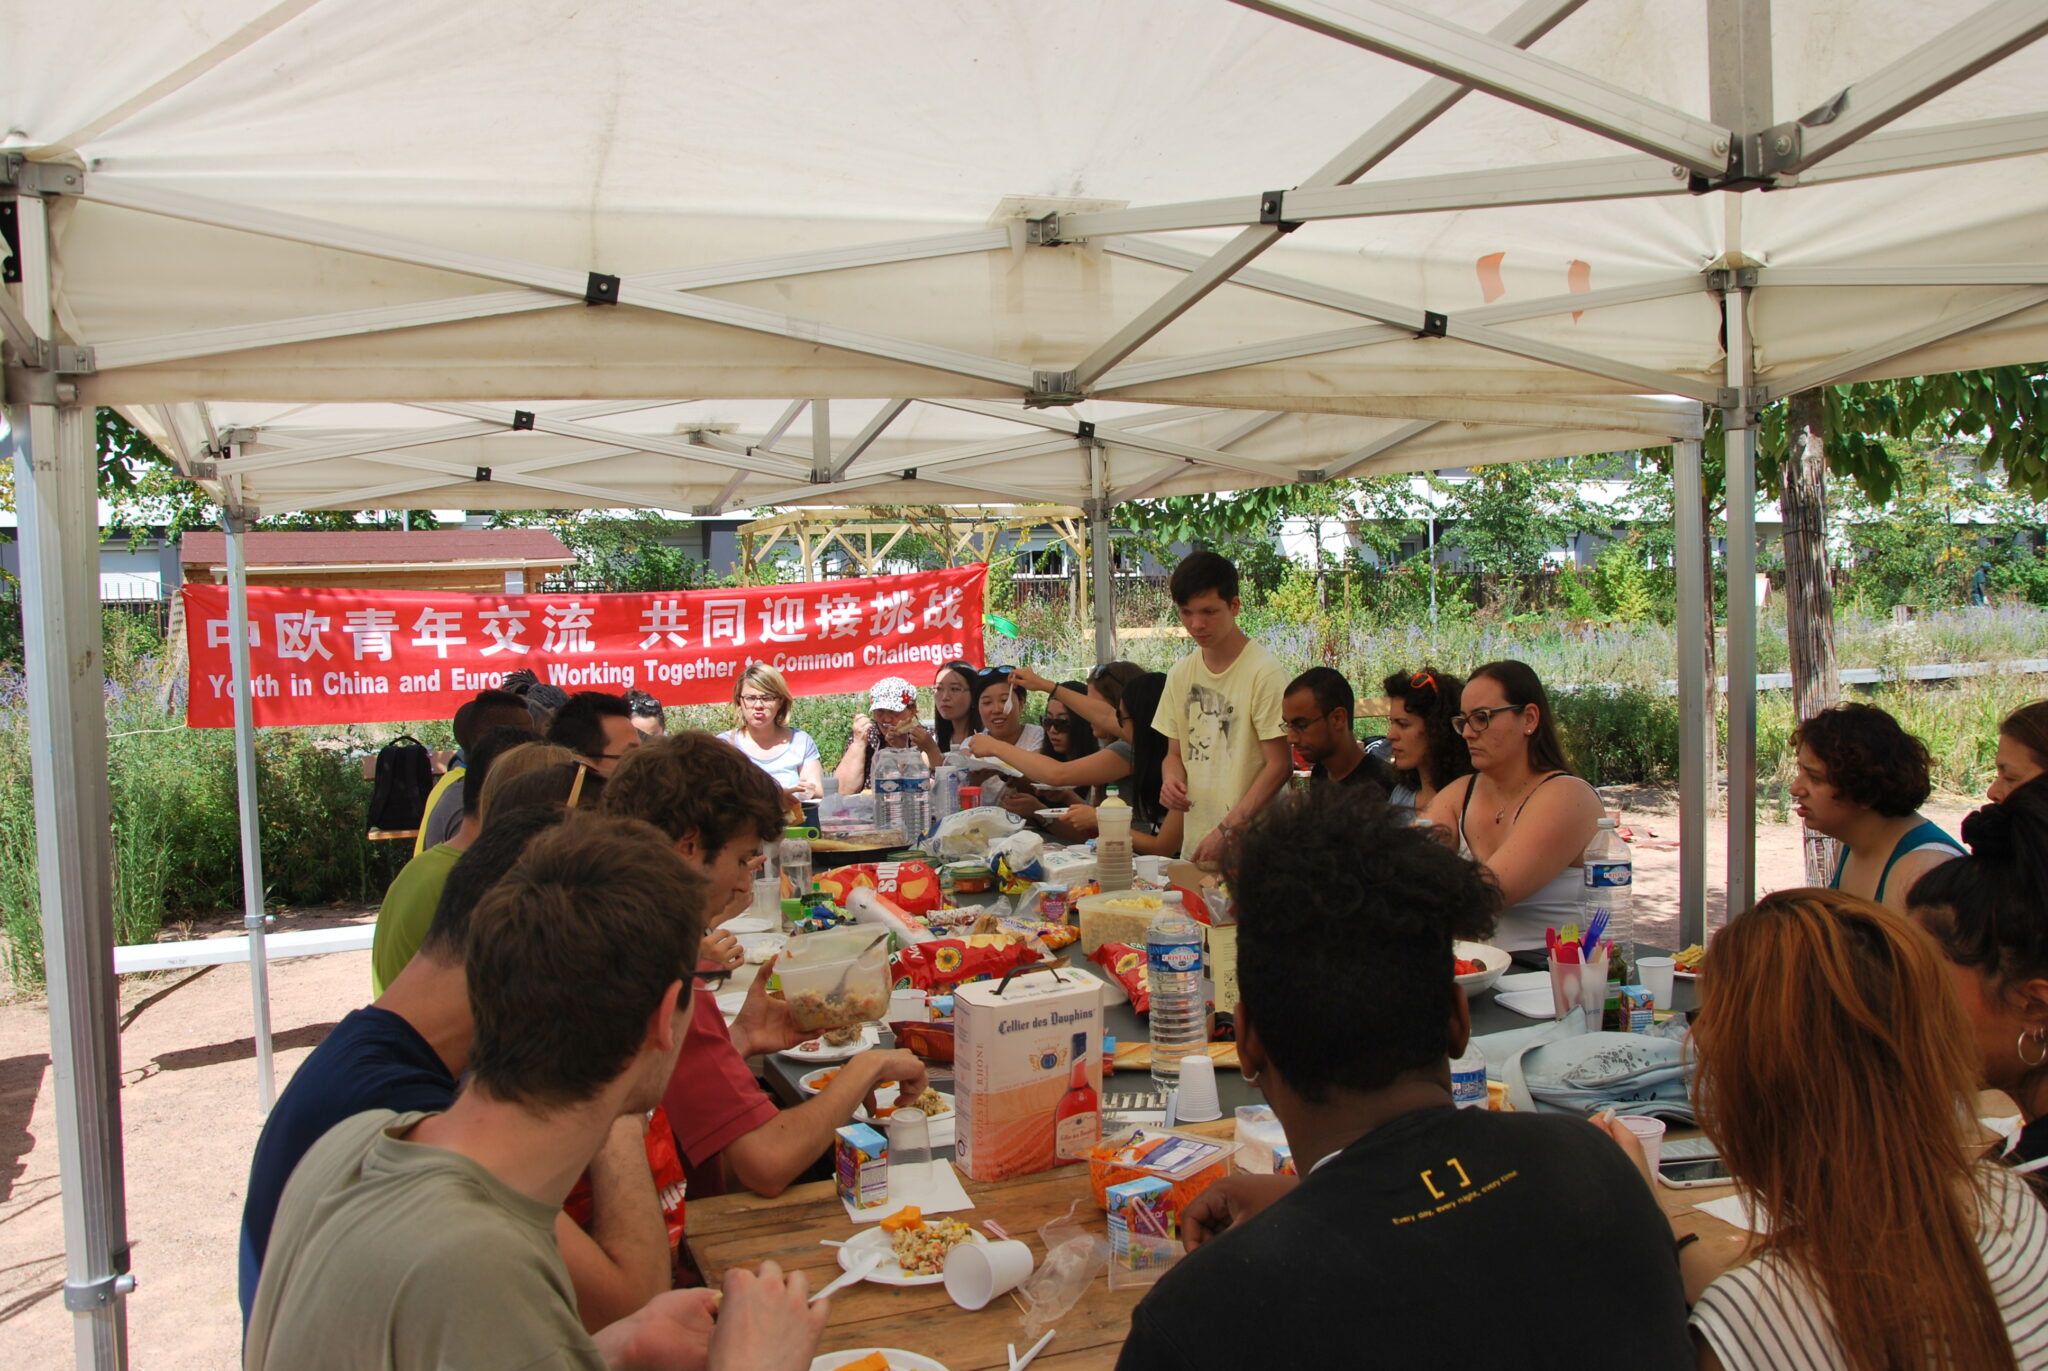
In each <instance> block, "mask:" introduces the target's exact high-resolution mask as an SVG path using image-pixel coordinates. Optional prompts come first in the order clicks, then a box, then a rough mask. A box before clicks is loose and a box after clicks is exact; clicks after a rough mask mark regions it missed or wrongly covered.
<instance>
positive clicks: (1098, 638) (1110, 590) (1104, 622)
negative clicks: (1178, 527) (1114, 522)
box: [1087, 446, 1116, 665]
mask: <svg viewBox="0 0 2048 1371" xmlns="http://www.w3.org/2000/svg"><path fill="white" fill-rule="evenodd" d="M1088 470H1089V475H1090V485H1091V487H1092V488H1093V498H1091V499H1090V500H1089V501H1088V510H1087V513H1088V579H1089V580H1090V581H1092V582H1093V583H1094V590H1095V594H1094V596H1093V599H1094V606H1093V608H1094V610H1095V661H1096V663H1097V665H1100V664H1101V663H1103V662H1113V661H1115V660H1116V568H1115V565H1114V563H1113V562H1112V560H1111V558H1110V546H1109V540H1110V536H1111V530H1110V522H1109V515H1110V509H1111V505H1110V502H1109V498H1108V495H1107V494H1106V493H1105V491H1106V480H1105V475H1106V474H1105V472H1104V470H1103V456H1102V449H1101V448H1100V447H1092V446H1091V447H1090V448H1089V449H1088Z"/></svg>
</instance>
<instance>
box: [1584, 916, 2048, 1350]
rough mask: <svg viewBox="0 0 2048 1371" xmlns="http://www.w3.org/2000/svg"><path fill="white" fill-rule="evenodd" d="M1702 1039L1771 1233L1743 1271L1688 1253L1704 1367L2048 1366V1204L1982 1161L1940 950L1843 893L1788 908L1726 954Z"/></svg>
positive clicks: (1704, 1074)
mask: <svg viewBox="0 0 2048 1371" xmlns="http://www.w3.org/2000/svg"><path fill="white" fill-rule="evenodd" d="M1691 1046H1692V1051H1693V1053H1694V1055H1695V1056H1696V1057H1697V1059H1698V1063H1699V1071H1698V1076H1697V1077H1696V1079H1695V1081H1694V1084H1693V1102H1694V1105H1695V1107H1696V1108H1697V1110H1698V1113H1699V1122H1700V1127H1701V1128H1702V1129H1703V1130H1704V1131H1705V1132H1706V1134H1707V1136H1708V1137H1709V1138H1711V1139H1712V1140H1713V1141H1714V1143H1715V1144H1716V1145H1717V1146H1718V1147H1719V1148H1720V1151H1721V1157H1722V1159H1723V1160H1724V1161H1725V1162H1726V1163H1727V1166H1728V1170H1729V1172H1730V1173H1731V1174H1732V1175H1733V1176H1734V1177H1735V1185H1736V1189H1737V1191H1738V1192H1739V1193H1740V1194H1742V1195H1743V1196H1744V1197H1745V1198H1746V1199H1747V1200H1748V1201H1749V1203H1750V1205H1751V1207H1752V1208H1753V1210H1754V1211H1755V1212H1756V1213H1757V1214H1758V1215H1759V1216H1760V1217H1761V1218H1763V1219H1764V1220H1766V1221H1767V1222H1765V1223H1762V1224H1759V1225H1758V1227H1757V1232H1756V1233H1755V1234H1754V1235H1753V1236H1752V1237H1751V1238H1750V1239H1749V1241H1748V1244H1747V1247H1746V1250H1744V1251H1742V1252H1741V1253H1740V1261H1739V1264H1737V1265H1734V1266H1733V1267H1728V1266H1727V1263H1726V1260H1725V1258H1723V1259H1717V1258H1716V1257H1715V1256H1714V1255H1713V1254H1712V1252H1711V1251H1709V1250H1708V1247H1709V1245H1708V1244H1707V1243H1706V1242H1704V1241H1701V1242H1693V1243H1688V1242H1686V1241H1685V1240H1684V1239H1683V1238H1681V1246H1680V1249H1679V1260H1680V1263H1681V1266H1682V1267H1683V1271H1684V1275H1685V1278H1686V1289H1687V1293H1688V1294H1689V1295H1695V1298H1694V1300H1693V1307H1692V1329H1693V1335H1694V1337H1695V1339H1696V1340H1697V1342H1698V1345H1699V1350H1700V1356H1699V1365H1700V1367H1701V1368H1702V1371H1716V1369H1717V1368H1724V1367H1725V1368H1729V1371H1751V1368H1754V1369H1755V1371H1764V1368H1773V1369H1775V1368H1780V1367H1815V1368H1819V1367H1839V1368H1843V1371H1920V1368H1926V1369H1927V1371H1934V1369H1935V1368H1944V1369H1945V1368H1962V1367H1968V1368H1970V1371H1988V1369H1989V1368H1994V1367H2018V1366H2030V1367H2031V1366H2041V1365H2043V1364H2044V1363H2048V1211H2044V1210H2043V1209H2042V1206H2041V1205H2040V1204H2039V1203H2038V1202H2037V1201H2036V1200H2035V1199H2034V1197H2033V1195H2032V1194H2031V1193H2030V1192H2029V1191H2028V1188H2027V1186H2026V1183H2025V1182H2024V1181H2021V1180H2019V1179H2017V1178H2016V1177H2014V1176H2013V1175H2011V1173H2009V1172H2008V1171H2006V1170H2005V1169H2004V1168H2003V1167H2000V1166H1996V1165H1994V1164H1992V1163H1989V1162H1987V1161H1985V1160H1984V1159H1983V1158H1982V1156H1981V1155H1980V1154H1981V1148H1980V1146H1979V1144H1978V1141H1977V1136H1976V1134H1977V1124H1976V1114H1977V1111H1976V1098H1977V1097H1976V1077H1977V1061H1976V1052H1975V1050H1974V1048H1973V1046H1972V1044H1971V1041H1970V1031H1969V1027H1968V1025H1967V1024H1966V1023H1965V1021H1964V1017H1963V1007H1962V1005H1961V1004H1960V1003H1959V1002H1958V1000H1957V997H1956V992H1955V986H1954V983H1953V979H1952V976H1951V974H1950V969H1949V967H1948V965H1947V963H1946V959H1945V958H1943V956H1942V955H1941V953H1940V951H1939V949H1937V948H1936V946H1935V944H1934V942H1933V940H1932V939H1930V938H1929V937H1928V936H1927V935H1926V934H1925V933H1923V932H1922V931H1921V930H1920V929H1919V928H1918V927H1916V926H1915V925H1914V924H1913V923H1912V922H1911V921H1910V920H1908V919H1903V918H1900V917H1899V916H1898V915H1896V914H1893V913H1892V912H1891V911H1889V910H1887V909H1884V908H1882V907H1880V906H1878V905H1876V904H1873V903H1872V902H1871V901H1869V900H1865V899H1859V898H1857V897H1856V896H1853V895H1847V894H1844V893H1842V892H1840V891H1834V890H1783V891H1779V892H1778V893H1776V894H1774V895H1770V896H1767V897H1765V898H1764V899H1763V900H1762V901H1761V902H1759V903H1758V905H1757V906H1756V908H1755V909H1753V910H1751V911H1750V912H1749V913H1747V914H1744V915H1742V916H1741V917H1739V918H1734V919H1730V920H1729V921H1728V926H1727V927H1726V928H1724V929H1722V930H1721V932H1720V934H1719V935H1718V936H1717V937H1716V938H1715V939H1714V955H1713V957H1712V958H1711V959H1710V960H1709V961H1708V963H1707V967H1706V970H1705V971H1704V972H1702V973H1701V975H1700V1009H1699V1014H1698V1016H1697V1017H1696V1018H1695V1020H1694V1023H1693V1029H1692V1039H1691ZM1602 1123H1603V1126H1606V1127H1607V1131H1608V1133H1609V1136H1611V1137H1614V1139H1615V1141H1616V1142H1617V1143H1619V1144H1620V1145H1621V1147H1622V1149H1623V1150H1624V1151H1627V1152H1629V1153H1630V1154H1631V1155H1632V1156H1635V1157H1638V1158H1640V1155H1641V1153H1640V1150H1639V1149H1638V1148H1637V1147H1636V1146H1635V1144H1634V1141H1633V1139H1632V1138H1629V1137H1626V1136H1624V1135H1626V1133H1627V1130H1626V1129H1623V1128H1620V1127H1619V1126H1618V1125H1610V1124H1609V1122H1608V1121H1606V1120H1603V1121H1602ZM1643 1176H1644V1180H1645V1182H1647V1181H1648V1179H1649V1175H1648V1170H1647V1168H1645V1169H1644V1171H1643Z"/></svg>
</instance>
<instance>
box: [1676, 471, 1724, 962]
mask: <svg viewBox="0 0 2048 1371" xmlns="http://www.w3.org/2000/svg"><path fill="white" fill-rule="evenodd" d="M1700 483H1701V478H1700V443H1699V440H1698V439H1697V438H1695V439H1693V440H1692V441H1690V442H1684V443H1677V444H1674V445H1673V447H1672V463H1671V498H1672V504H1673V512H1674V514H1675V516H1676V517H1675V518H1674V519H1673V521H1672V522H1673V525H1674V527H1673V532H1674V534H1675V535H1676V537H1677V539H1678V552H1677V561H1678V945H1679V946H1680V947H1690V946H1692V945H1693V944H1694V943H1702V944H1704V943H1705V942H1706V940H1707V810H1708V804H1707V798H1708V789H1707V788H1708V787H1709V786H1710V785H1712V784H1713V780H1714V778H1713V777H1712V776H1710V775H1709V774H1708V773H1707V738H1708V733H1707V730H1708V729H1710V728H1712V727H1713V726H1714V721H1713V720H1712V719H1709V718H1708V717H1707V561H1706V542H1705V537H1706V533H1705V529H1704V527H1703V524H1704V521H1705V517H1706V516H1705V513H1704V511H1703V508H1702V506H1701V504H1700Z"/></svg>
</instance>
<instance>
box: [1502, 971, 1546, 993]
mask: <svg viewBox="0 0 2048 1371" xmlns="http://www.w3.org/2000/svg"><path fill="white" fill-rule="evenodd" d="M1493 988H1494V989H1495V990H1498V991H1499V992H1500V993H1501V994H1503V995H1507V994H1510V993H1512V992H1514V991H1517V990H1548V989H1550V973H1549V972H1548V971H1515V972H1510V973H1509V974H1508V975H1505V976H1503V977H1501V978H1500V979H1499V980H1497V981H1495V982H1494V983H1493Z"/></svg>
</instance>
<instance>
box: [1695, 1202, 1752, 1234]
mask: <svg viewBox="0 0 2048 1371" xmlns="http://www.w3.org/2000/svg"><path fill="white" fill-rule="evenodd" d="M1693 1208H1694V1209H1697V1210H1699V1211H1700V1213H1702V1214H1712V1215H1713V1216H1714V1217H1715V1218H1717V1219H1719V1220H1721V1222H1723V1223H1725V1224H1728V1225H1730V1226H1731V1227H1734V1228H1740V1229H1741V1230H1742V1231H1743V1232H1745V1233H1768V1232H1770V1231H1771V1220H1770V1217H1769V1216H1768V1215H1765V1214H1759V1213H1757V1212H1756V1211H1755V1210H1753V1209H1751V1208H1750V1207H1749V1201H1748V1200H1746V1199H1744V1198H1743V1197H1742V1196H1740V1195H1723V1196H1722V1197H1721V1198H1720V1199H1718V1200H1708V1201H1706V1202H1705V1203H1704V1204H1696V1205H1694V1206H1693Z"/></svg>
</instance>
